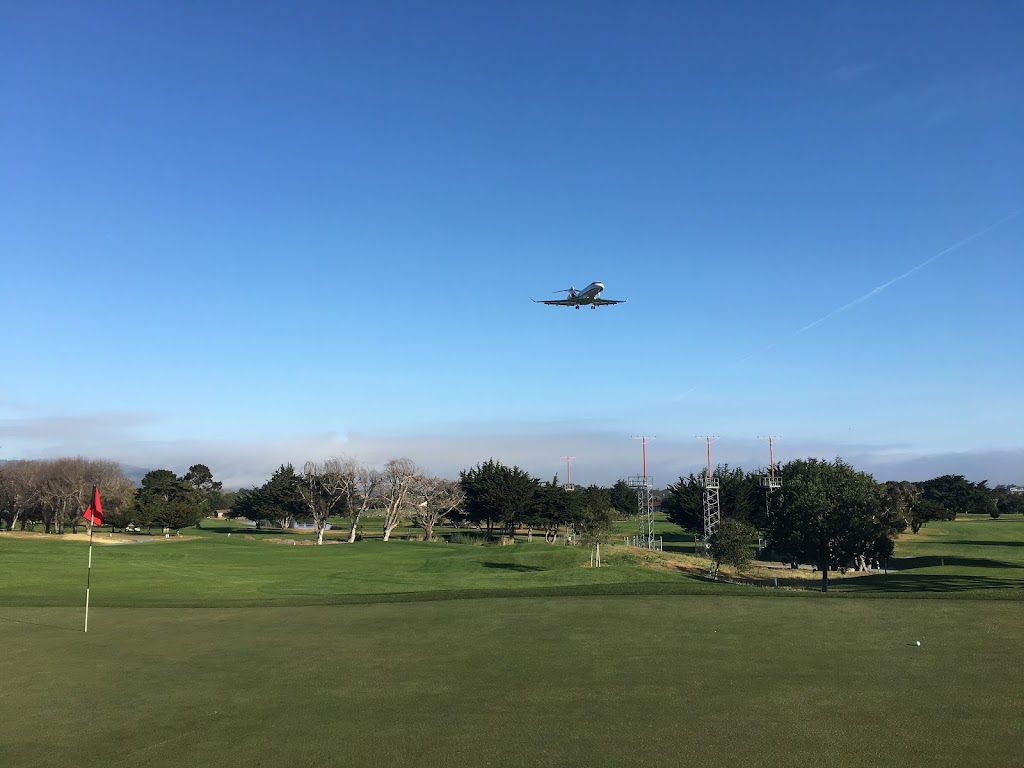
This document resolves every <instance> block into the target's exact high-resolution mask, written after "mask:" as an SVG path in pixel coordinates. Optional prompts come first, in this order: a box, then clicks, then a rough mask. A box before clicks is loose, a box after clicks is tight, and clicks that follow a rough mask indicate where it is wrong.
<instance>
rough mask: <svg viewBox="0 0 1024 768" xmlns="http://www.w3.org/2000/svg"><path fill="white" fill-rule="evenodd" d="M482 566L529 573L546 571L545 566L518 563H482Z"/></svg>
mask: <svg viewBox="0 0 1024 768" xmlns="http://www.w3.org/2000/svg"><path fill="white" fill-rule="evenodd" d="M483 566H484V568H498V569H499V570H503V571H517V572H519V573H529V572H531V571H546V570H547V568H543V567H541V566H539V565H522V564H520V563H493V562H491V563H484V564H483Z"/></svg>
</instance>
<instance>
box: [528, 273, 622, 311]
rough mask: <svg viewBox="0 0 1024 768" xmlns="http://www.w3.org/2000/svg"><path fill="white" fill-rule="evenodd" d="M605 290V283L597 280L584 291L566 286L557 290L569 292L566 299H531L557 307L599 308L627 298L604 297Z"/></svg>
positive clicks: (618, 302)
mask: <svg viewBox="0 0 1024 768" xmlns="http://www.w3.org/2000/svg"><path fill="white" fill-rule="evenodd" d="M603 290H604V283H602V282H600V281H598V280H595V281H594V282H592V283H591V284H590V285H588V286H587V287H586V288H584V289H583V290H582V291H577V290H576V289H575V288H565V289H563V290H561V291H555V293H567V294H569V295H568V296H566V297H565V298H564V299H549V300H548V301H543V300H541V299H534V298H531V299H530V301H532V302H534V303H536V304H550V305H553V306H557V307H575V308H576V309H579V308H580V306H581V305H583V304H589V305H590V308H591V309H597V308H598V307H603V306H605V305H608V304H622V303H623V302H624V301H625V299H620V300H614V299H602V298H601V291H603Z"/></svg>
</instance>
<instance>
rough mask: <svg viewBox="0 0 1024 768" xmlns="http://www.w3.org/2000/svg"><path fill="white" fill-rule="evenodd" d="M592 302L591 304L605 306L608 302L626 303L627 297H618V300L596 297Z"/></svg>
mask: <svg viewBox="0 0 1024 768" xmlns="http://www.w3.org/2000/svg"><path fill="white" fill-rule="evenodd" d="M590 303H591V304H596V305H597V306H599V307H603V306H605V305H606V304H625V303H626V300H625V299H618V300H615V299H594V300H593V301H592V302H590Z"/></svg>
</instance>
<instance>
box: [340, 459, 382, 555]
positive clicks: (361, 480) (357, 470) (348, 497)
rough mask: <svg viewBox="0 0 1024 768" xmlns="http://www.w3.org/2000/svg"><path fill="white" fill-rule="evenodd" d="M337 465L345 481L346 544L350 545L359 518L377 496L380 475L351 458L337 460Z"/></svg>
mask: <svg viewBox="0 0 1024 768" xmlns="http://www.w3.org/2000/svg"><path fill="white" fill-rule="evenodd" d="M339 464H340V471H341V472H342V473H343V474H344V476H345V480H346V485H345V512H346V514H348V519H349V522H350V526H349V531H348V543H349V544H351V543H352V542H354V541H355V540H356V532H357V531H358V529H359V520H360V518H362V516H363V514H365V512H366V510H367V509H369V508H370V505H371V504H372V503H373V500H374V498H375V497H376V495H377V491H378V490H379V488H380V481H381V475H380V472H378V471H377V470H376V469H370V468H369V467H367V466H366V465H365V464H363V463H361V462H360V461H358V460H356V459H354V458H352V457H345V458H343V459H339Z"/></svg>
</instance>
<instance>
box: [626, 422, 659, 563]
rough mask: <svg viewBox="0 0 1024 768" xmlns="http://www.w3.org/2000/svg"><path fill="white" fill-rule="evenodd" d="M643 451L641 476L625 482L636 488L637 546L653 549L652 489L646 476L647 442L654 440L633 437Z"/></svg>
mask: <svg viewBox="0 0 1024 768" xmlns="http://www.w3.org/2000/svg"><path fill="white" fill-rule="evenodd" d="M633 439H634V440H639V441H640V444H641V447H642V449H643V474H642V475H634V476H633V477H630V478H629V480H627V482H628V483H629V484H630V485H631V486H633V487H634V488H636V509H637V517H638V518H639V522H638V530H637V546H638V547H643V548H645V549H654V488H653V483H652V481H651V478H650V477H649V476H648V474H647V441H648V440H656V439H657V438H656V437H654V436H653V435H634V436H633Z"/></svg>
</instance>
